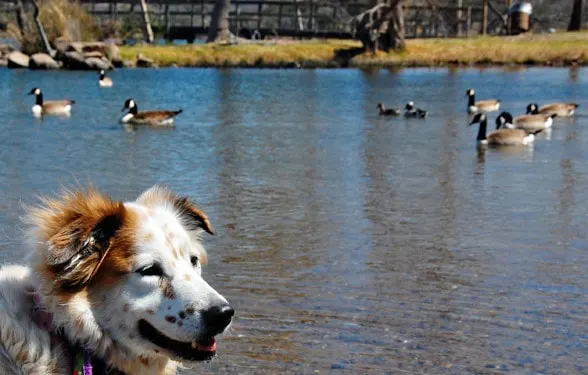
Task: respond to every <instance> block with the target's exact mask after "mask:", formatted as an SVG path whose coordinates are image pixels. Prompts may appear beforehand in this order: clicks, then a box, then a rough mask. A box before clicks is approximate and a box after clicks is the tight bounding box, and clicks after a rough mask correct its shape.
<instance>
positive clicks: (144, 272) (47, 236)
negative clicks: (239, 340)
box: [0, 187, 234, 375]
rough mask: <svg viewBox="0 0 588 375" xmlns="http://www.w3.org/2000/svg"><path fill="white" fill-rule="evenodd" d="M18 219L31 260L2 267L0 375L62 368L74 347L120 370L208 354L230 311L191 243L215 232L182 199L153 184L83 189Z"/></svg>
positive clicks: (154, 370)
mask: <svg viewBox="0 0 588 375" xmlns="http://www.w3.org/2000/svg"><path fill="white" fill-rule="evenodd" d="M26 223H27V224H28V226H29V228H28V233H29V235H30V238H29V239H30V244H31V246H32V250H33V251H32V252H31V254H30V256H29V258H28V262H29V264H30V266H17V265H8V266H4V267H2V268H1V269H0V374H3V375H13V374H15V375H16V374H39V375H40V374H44V375H47V374H51V375H53V374H55V375H57V374H59V375H70V374H72V366H73V365H72V362H73V359H72V354H71V352H72V350H71V348H72V347H75V346H80V347H83V348H85V349H86V350H87V351H88V352H90V353H91V354H92V355H93V356H95V358H99V359H100V360H101V361H102V363H103V364H104V365H105V366H106V367H107V368H108V369H109V371H111V372H114V373H124V374H129V375H130V374H145V375H149V374H154V375H155V374H158V375H159V374H166V375H168V374H175V373H176V368H177V367H178V366H180V363H191V362H196V361H203V360H208V359H210V358H212V357H213V356H214V355H215V353H216V341H215V336H216V335H218V334H220V333H222V332H223V331H224V330H225V329H226V328H227V326H228V325H229V324H230V322H231V319H232V317H233V314H234V311H233V309H232V308H231V306H230V305H229V304H228V303H227V301H226V299H225V298H224V297H223V296H221V295H220V294H219V293H218V292H216V291H215V290H214V289H213V288H212V287H211V286H210V285H208V284H207V283H206V282H205V281H204V280H203V279H202V276H201V267H202V265H203V264H205V263H206V259H207V258H206V252H205V250H204V248H203V247H202V245H201V243H200V240H199V238H200V235H201V234H202V233H203V232H207V233H210V234H214V231H213V229H212V226H211V225H210V222H209V220H208V218H207V216H206V215H205V214H204V213H203V212H202V211H201V210H200V209H198V208H197V207H196V206H195V205H193V204H192V203H191V202H190V201H189V200H188V199H187V198H182V197H179V196H177V195H175V194H173V193H172V192H170V191H169V190H167V189H164V188H160V187H153V188H151V189H149V190H147V191H145V192H144V193H143V194H142V195H141V196H140V197H139V198H138V199H137V200H136V201H134V202H125V203H123V202H116V201H113V200H111V199H110V198H108V197H107V196H105V195H103V194H101V193H99V192H98V191H96V190H95V189H93V188H90V189H87V190H83V191H77V192H65V193H64V194H63V195H62V196H61V197H59V198H57V199H45V200H43V205H42V206H41V207H39V208H34V209H31V210H30V212H29V215H28V217H27V219H26ZM40 314H41V315H43V314H44V316H45V317H47V316H49V317H50V318H51V319H52V320H50V321H49V324H48V325H47V326H45V327H44V326H43V322H41V323H40V322H39V318H38V317H39V315H40ZM45 323H46V322H45ZM95 373H96V372H95Z"/></svg>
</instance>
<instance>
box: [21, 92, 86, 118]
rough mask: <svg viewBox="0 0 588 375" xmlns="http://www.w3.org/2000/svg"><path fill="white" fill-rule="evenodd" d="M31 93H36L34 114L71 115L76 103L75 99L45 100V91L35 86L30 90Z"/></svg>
mask: <svg viewBox="0 0 588 375" xmlns="http://www.w3.org/2000/svg"><path fill="white" fill-rule="evenodd" d="M29 95H35V99H36V100H35V105H34V106H33V108H32V110H33V114H34V115H35V116H42V115H66V116H67V115H70V114H71V106H72V104H74V103H75V101H73V100H69V99H65V100H51V101H43V92H42V91H41V89H40V88H38V87H35V88H34V89H32V90H31V91H30V92H29Z"/></svg>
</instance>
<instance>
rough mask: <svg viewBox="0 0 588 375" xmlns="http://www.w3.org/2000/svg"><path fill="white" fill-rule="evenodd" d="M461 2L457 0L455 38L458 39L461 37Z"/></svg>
mask: <svg viewBox="0 0 588 375" xmlns="http://www.w3.org/2000/svg"><path fill="white" fill-rule="evenodd" d="M462 7H463V0H457V37H460V36H462V35H463V24H462V18H463V10H462Z"/></svg>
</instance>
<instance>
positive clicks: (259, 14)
mask: <svg viewBox="0 0 588 375" xmlns="http://www.w3.org/2000/svg"><path fill="white" fill-rule="evenodd" d="M262 8H263V4H262V3H261V2H260V3H258V4H257V30H259V29H261V9H262Z"/></svg>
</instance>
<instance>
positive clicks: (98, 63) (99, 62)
mask: <svg viewBox="0 0 588 375" xmlns="http://www.w3.org/2000/svg"><path fill="white" fill-rule="evenodd" d="M86 65H88V69H92V70H102V69H104V70H108V69H112V64H111V63H110V61H108V59H106V58H101V59H99V58H97V57H90V58H89V59H86Z"/></svg>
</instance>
